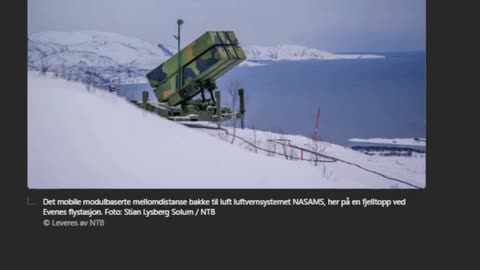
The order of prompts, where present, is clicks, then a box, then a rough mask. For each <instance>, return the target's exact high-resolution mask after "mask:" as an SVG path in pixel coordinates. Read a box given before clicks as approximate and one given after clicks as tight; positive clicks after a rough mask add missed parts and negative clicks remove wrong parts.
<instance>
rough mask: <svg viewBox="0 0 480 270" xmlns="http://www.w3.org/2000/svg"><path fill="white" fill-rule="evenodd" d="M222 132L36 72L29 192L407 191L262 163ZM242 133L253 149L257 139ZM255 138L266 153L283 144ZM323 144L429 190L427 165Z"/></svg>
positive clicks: (345, 172) (31, 82)
mask: <svg viewBox="0 0 480 270" xmlns="http://www.w3.org/2000/svg"><path fill="white" fill-rule="evenodd" d="M75 41H76V40H75ZM218 132H219V131H215V130H200V129H191V128H187V127H185V126H183V125H181V124H178V123H174V122H171V121H168V120H166V119H163V118H161V117H159V116H157V115H155V114H152V113H149V112H146V111H143V110H142V109H140V108H138V107H136V106H135V105H133V104H131V103H129V102H128V101H127V100H125V99H124V98H121V97H119V96H117V95H115V94H112V93H109V92H108V91H102V90H98V89H93V90H90V91H88V90H87V88H86V86H85V85H83V84H81V83H79V82H70V81H65V80H63V79H58V78H55V76H54V75H52V74H51V73H47V75H46V76H42V75H40V74H38V73H37V72H31V71H30V72H28V185H29V187H30V188H38V189H45V188H48V189H56V188H58V189H60V188H392V187H399V188H408V186H406V185H403V184H398V183H396V182H392V181H389V180H386V179H385V178H383V177H381V176H378V175H375V174H372V173H369V172H366V171H364V170H361V169H359V168H357V167H354V166H351V165H348V164H344V163H340V162H334V163H323V164H321V165H319V166H313V165H312V164H311V163H310V162H305V161H294V160H286V159H284V158H283V157H281V156H279V155H277V156H275V157H270V156H266V155H265V154H260V153H255V152H253V151H252V149H248V147H247V145H245V144H242V143H241V141H239V140H236V141H235V142H234V143H233V144H230V143H229V142H227V141H225V140H223V139H222V136H220V134H219V133H218ZM236 133H237V135H240V136H243V137H245V138H247V139H249V140H252V139H253V137H252V136H253V134H254V132H253V131H252V130H248V129H245V130H239V129H237V130H236ZM256 135H257V142H258V143H259V144H265V143H266V140H267V138H269V137H275V136H280V134H275V133H271V132H264V131H257V132H256ZM285 136H286V137H287V138H289V139H291V140H292V142H294V143H295V144H298V145H304V144H306V143H309V139H307V138H305V137H303V136H299V135H285ZM322 144H323V145H324V148H325V153H328V154H331V155H332V156H333V155H334V156H336V157H341V158H343V159H346V160H349V161H352V162H357V163H359V164H361V165H362V166H365V167H367V166H368V167H369V168H370V169H375V170H378V171H381V172H382V173H385V174H389V175H390V176H392V177H397V178H401V179H403V180H405V181H409V182H410V183H414V184H416V185H420V186H422V187H424V186H425V159H424V158H407V157H370V156H367V155H364V154H361V153H359V152H356V151H353V150H351V149H348V148H345V147H342V146H339V145H334V144H330V143H327V142H323V143H322Z"/></svg>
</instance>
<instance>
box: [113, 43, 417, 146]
mask: <svg viewBox="0 0 480 270" xmlns="http://www.w3.org/2000/svg"><path fill="white" fill-rule="evenodd" d="M382 55H385V58H384V59H358V60H335V61H315V60H313V61H279V62H270V63H269V64H268V65H265V66H258V67H237V68H235V69H233V70H231V71H230V72H228V73H227V74H225V75H224V76H223V77H221V78H220V79H218V80H217V86H218V87H219V89H222V88H224V86H226V85H227V84H229V82H231V81H239V82H240V84H241V86H242V87H243V88H245V94H246V96H247V104H246V107H247V112H246V119H245V122H246V126H247V127H252V126H255V127H256V128H257V129H261V130H283V131H284V132H286V133H290V134H303V135H305V136H308V137H311V136H312V135H313V131H314V128H315V122H316V115H317V108H318V107H320V123H319V131H318V136H319V138H321V139H324V140H327V141H330V142H334V143H338V144H342V145H350V144H349V142H348V139H350V138H354V137H357V138H372V137H381V138H395V137H425V129H426V106H425V102H426V89H425V53H424V52H408V53H385V54H382ZM140 89H145V86H142V87H139V85H131V86H122V87H121V89H119V94H121V95H124V96H126V97H127V98H129V99H135V98H137V99H138V98H139V97H140V96H141V94H140V91H141V90H140ZM152 94H153V93H151V94H150V95H151V98H153V95H152ZM223 94H224V97H225V98H224V99H226V93H223Z"/></svg>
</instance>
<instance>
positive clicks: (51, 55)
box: [28, 31, 175, 84]
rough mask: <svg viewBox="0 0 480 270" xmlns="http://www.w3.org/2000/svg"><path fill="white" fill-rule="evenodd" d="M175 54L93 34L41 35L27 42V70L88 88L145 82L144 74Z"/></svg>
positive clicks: (163, 48) (136, 41)
mask: <svg viewBox="0 0 480 270" xmlns="http://www.w3.org/2000/svg"><path fill="white" fill-rule="evenodd" d="M174 52H175V50H174V49H173V48H170V47H168V46H166V45H162V44H159V45H156V44H154V43H150V42H146V41H143V40H140V39H136V38H132V37H125V36H122V35H119V34H115V33H105V32H96V31H83V32H43V33H38V34H33V35H31V36H30V37H29V42H28V68H29V69H30V70H37V71H39V70H42V69H45V70H47V71H51V72H54V73H56V74H58V75H59V76H61V77H63V78H67V79H71V80H79V81H83V82H86V83H91V84H101V83H114V82H121V83H129V82H130V83H133V82H146V78H145V74H146V73H148V72H149V71H150V70H151V69H153V68H155V67H156V66H158V65H159V64H160V63H162V62H163V61H165V60H166V59H168V58H169V57H171V56H172V55H173V53H174Z"/></svg>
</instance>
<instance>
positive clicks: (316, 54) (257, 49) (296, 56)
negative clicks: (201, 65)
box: [245, 45, 384, 61]
mask: <svg viewBox="0 0 480 270" xmlns="http://www.w3.org/2000/svg"><path fill="white" fill-rule="evenodd" d="M245 53H246V54H247V57H248V59H249V60H253V61H255V60H257V61H258V60H261V61H276V60H339V59H367V58H384V57H383V56H381V55H367V54H335V53H330V52H326V51H320V50H317V49H314V48H307V47H304V46H299V45H278V46H276V47H269V46H247V47H245Z"/></svg>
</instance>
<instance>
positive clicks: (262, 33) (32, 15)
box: [28, 0, 426, 52]
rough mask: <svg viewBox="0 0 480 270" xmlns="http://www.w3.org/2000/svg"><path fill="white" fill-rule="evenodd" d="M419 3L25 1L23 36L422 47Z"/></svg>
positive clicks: (327, 47)
mask: <svg viewBox="0 0 480 270" xmlns="http://www.w3.org/2000/svg"><path fill="white" fill-rule="evenodd" d="M425 12H426V10H425V0H290V1H289V0H169V1H164V0H136V1H135V0H28V34H33V33H37V32H43V31H49V30H52V31H79V30H98V31H107V32H116V33H120V34H124V35H128V36H134V37H138V38H140V39H144V40H148V41H152V42H162V43H166V44H168V45H175V44H176V43H175V40H174V38H173V37H172V35H173V34H175V33H176V20H177V18H182V19H184V21H185V24H184V26H183V27H182V44H183V45H185V44H186V43H188V42H190V41H192V40H193V39H194V38H196V37H197V36H199V35H201V34H202V33H203V32H205V31H208V30H234V31H235V32H236V34H237V36H238V38H239V40H240V42H241V44H242V45H277V44H285V43H288V44H299V45H305V46H309V47H315V48H318V49H323V50H328V51H334V52H342V51H343V52H347V51H356V52H383V51H408V50H424V49H425V18H426V16H425Z"/></svg>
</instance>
